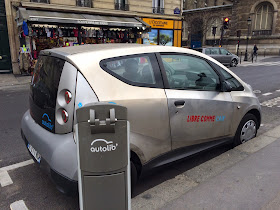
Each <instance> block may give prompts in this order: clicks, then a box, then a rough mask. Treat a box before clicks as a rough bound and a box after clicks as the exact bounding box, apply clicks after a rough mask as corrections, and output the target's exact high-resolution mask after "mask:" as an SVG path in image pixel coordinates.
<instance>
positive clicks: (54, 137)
mask: <svg viewBox="0 0 280 210" xmlns="http://www.w3.org/2000/svg"><path fill="white" fill-rule="evenodd" d="M21 134H22V138H23V140H24V142H25V144H26V145H28V144H31V145H32V147H33V148H34V149H35V150H36V151H37V152H38V153H39V154H40V155H41V161H40V163H38V162H37V161H36V160H35V158H34V157H33V156H32V155H31V153H30V152H29V153H30V155H31V156H32V158H33V159H34V161H35V162H36V163H37V164H38V165H39V167H40V168H41V169H42V170H43V171H44V172H46V173H47V174H48V175H49V176H50V177H51V179H52V181H53V182H54V183H55V184H56V187H57V188H58V190H60V191H61V192H63V193H72V192H74V191H77V186H78V185H77V180H78V175H77V167H78V162H77V147H76V144H75V142H74V139H73V133H72V132H71V133H68V134H53V133H51V132H49V131H47V130H46V129H44V128H42V127H41V126H40V125H38V124H37V123H36V122H35V121H34V120H33V118H32V117H31V115H30V112H29V111H27V112H26V113H25V114H24V116H23V118H22V121H21ZM28 151H29V150H28Z"/></svg>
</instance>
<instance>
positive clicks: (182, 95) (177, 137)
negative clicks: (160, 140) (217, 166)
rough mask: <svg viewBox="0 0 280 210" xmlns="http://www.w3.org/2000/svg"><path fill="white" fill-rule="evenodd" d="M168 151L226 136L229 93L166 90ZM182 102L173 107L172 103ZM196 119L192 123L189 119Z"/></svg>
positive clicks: (230, 109) (229, 108)
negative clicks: (169, 129)
mask: <svg viewBox="0 0 280 210" xmlns="http://www.w3.org/2000/svg"><path fill="white" fill-rule="evenodd" d="M166 95H167V98H168V107H169V116H170V127H171V136H172V149H177V148H181V147H184V146H191V145H194V144H200V143H205V142H207V141H212V140H213V139H220V138H223V137H225V136H228V135H229V133H230V125H231V118H232V114H233V103H232V98H231V95H230V93H228V92H218V91H192V90H166ZM180 100H181V101H184V103H185V104H184V106H183V107H176V106H175V104H174V103H175V101H180ZM193 117H194V118H196V120H195V121H193V120H192V119H191V118H193Z"/></svg>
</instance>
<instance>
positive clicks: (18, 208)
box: [10, 200, 28, 210]
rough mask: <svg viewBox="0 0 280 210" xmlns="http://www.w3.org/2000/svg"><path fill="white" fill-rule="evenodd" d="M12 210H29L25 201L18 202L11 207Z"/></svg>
mask: <svg viewBox="0 0 280 210" xmlns="http://www.w3.org/2000/svg"><path fill="white" fill-rule="evenodd" d="M10 208H11V210H28V208H27V207H26V205H25V203H24V201H23V200H19V201H16V202H14V203H12V204H11V205H10Z"/></svg>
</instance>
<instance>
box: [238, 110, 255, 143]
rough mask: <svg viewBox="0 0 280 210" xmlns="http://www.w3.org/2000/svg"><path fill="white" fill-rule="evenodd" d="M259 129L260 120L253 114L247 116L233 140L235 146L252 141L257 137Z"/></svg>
mask: <svg viewBox="0 0 280 210" xmlns="http://www.w3.org/2000/svg"><path fill="white" fill-rule="evenodd" d="M257 127H258V120H257V118H256V116H255V115H253V114H250V113H248V114H246V115H245V116H244V117H243V118H242V120H241V122H240V124H239V126H238V128H237V131H236V133H235V136H234V140H233V146H237V145H240V144H243V143H245V142H247V141H249V140H250V139H252V138H254V137H256V135H257V131H258V130H257Z"/></svg>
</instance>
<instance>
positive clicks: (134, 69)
mask: <svg viewBox="0 0 280 210" xmlns="http://www.w3.org/2000/svg"><path fill="white" fill-rule="evenodd" d="M100 66H101V68H102V69H103V70H105V71H101V72H99V73H98V75H99V77H94V79H93V80H92V81H93V84H94V85H93V86H94V87H93V88H94V90H95V92H96V94H97V95H98V97H99V100H100V101H102V102H110V103H116V104H119V105H122V106H125V107H127V111H128V120H129V122H130V131H131V132H130V143H131V149H132V150H133V151H135V152H137V154H138V155H139V156H141V159H142V160H145V161H149V160H151V159H153V158H155V157H157V156H159V155H162V154H164V153H166V152H169V151H170V150H171V137H170V124H169V115H168V106H167V98H166V94H165V91H164V88H163V81H162V76H161V72H160V69H159V66H158V62H157V59H156V56H155V54H153V53H152V54H149V53H147V54H135V55H127V56H120V57H113V58H108V59H104V60H102V61H101V62H100ZM92 75H94V74H92ZM100 78H102V79H100Z"/></svg>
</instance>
